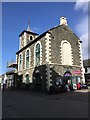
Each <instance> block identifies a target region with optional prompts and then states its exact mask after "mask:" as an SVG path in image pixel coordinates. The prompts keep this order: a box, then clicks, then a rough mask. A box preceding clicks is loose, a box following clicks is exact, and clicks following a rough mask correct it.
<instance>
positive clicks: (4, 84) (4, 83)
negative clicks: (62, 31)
mask: <svg viewBox="0 0 90 120" xmlns="http://www.w3.org/2000/svg"><path fill="white" fill-rule="evenodd" d="M5 88H6V79H4V80H3V91H4V90H5Z"/></svg>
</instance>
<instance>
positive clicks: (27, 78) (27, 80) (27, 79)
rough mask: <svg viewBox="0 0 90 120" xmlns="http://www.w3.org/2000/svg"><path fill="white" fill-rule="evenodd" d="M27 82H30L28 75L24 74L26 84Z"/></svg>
mask: <svg viewBox="0 0 90 120" xmlns="http://www.w3.org/2000/svg"><path fill="white" fill-rule="evenodd" d="M29 83H30V79H29V75H28V74H26V84H29Z"/></svg>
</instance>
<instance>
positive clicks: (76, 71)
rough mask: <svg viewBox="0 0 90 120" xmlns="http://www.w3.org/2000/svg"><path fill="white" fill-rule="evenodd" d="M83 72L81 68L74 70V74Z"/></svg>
mask: <svg viewBox="0 0 90 120" xmlns="http://www.w3.org/2000/svg"><path fill="white" fill-rule="evenodd" d="M81 73H82V71H81V70H75V71H73V74H81Z"/></svg>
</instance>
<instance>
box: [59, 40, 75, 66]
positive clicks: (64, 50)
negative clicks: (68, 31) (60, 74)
mask: <svg viewBox="0 0 90 120" xmlns="http://www.w3.org/2000/svg"><path fill="white" fill-rule="evenodd" d="M68 56H69V57H68ZM61 58H62V64H63V65H72V64H73V57H72V48H71V44H70V43H69V42H68V41H67V40H63V41H62V42H61Z"/></svg>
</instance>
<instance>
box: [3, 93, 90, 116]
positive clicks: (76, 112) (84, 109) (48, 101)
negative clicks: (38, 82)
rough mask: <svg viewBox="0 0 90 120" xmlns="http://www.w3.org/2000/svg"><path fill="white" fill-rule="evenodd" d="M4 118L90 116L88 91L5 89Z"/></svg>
mask: <svg viewBox="0 0 90 120" xmlns="http://www.w3.org/2000/svg"><path fill="white" fill-rule="evenodd" d="M2 96H3V97H2V98H3V99H2V100H3V104H2V116H3V118H88V92H84V93H83V92H67V93H60V94H54V95H49V94H46V93H38V92H31V91H4V92H3V94H2Z"/></svg>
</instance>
